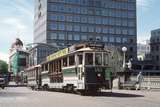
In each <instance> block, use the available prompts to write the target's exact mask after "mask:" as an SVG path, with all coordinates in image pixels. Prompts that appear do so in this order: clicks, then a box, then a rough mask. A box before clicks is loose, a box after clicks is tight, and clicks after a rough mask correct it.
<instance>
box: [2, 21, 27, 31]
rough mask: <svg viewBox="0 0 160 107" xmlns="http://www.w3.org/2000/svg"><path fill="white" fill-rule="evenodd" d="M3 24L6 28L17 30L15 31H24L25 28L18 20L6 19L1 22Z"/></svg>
mask: <svg viewBox="0 0 160 107" xmlns="http://www.w3.org/2000/svg"><path fill="white" fill-rule="evenodd" d="M2 23H3V24H7V25H8V26H10V27H12V28H14V29H17V30H25V29H27V26H26V25H25V24H23V23H22V22H21V21H20V20H18V19H16V18H7V19H4V20H3V21H2Z"/></svg>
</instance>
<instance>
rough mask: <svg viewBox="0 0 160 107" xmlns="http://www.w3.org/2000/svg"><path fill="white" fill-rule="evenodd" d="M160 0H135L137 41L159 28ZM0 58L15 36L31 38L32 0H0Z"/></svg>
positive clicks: (5, 54)
mask: <svg viewBox="0 0 160 107" xmlns="http://www.w3.org/2000/svg"><path fill="white" fill-rule="evenodd" d="M159 4H160V0H137V9H138V10H137V16H138V17H137V30H138V41H139V42H143V41H144V40H146V39H149V37H150V31H151V30H153V29H157V28H160V13H159V11H160V7H159ZM0 8H1V9H0V37H1V39H0V59H3V60H7V59H8V53H9V48H10V46H11V43H13V41H14V40H15V38H17V37H19V38H21V39H22V40H23V41H25V43H29V42H32V39H33V18H34V0H0Z"/></svg>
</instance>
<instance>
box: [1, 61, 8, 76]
mask: <svg viewBox="0 0 160 107" xmlns="http://www.w3.org/2000/svg"><path fill="white" fill-rule="evenodd" d="M6 73H8V64H7V63H6V62H5V61H2V60H0V74H6Z"/></svg>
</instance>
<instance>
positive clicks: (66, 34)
mask: <svg viewBox="0 0 160 107" xmlns="http://www.w3.org/2000/svg"><path fill="white" fill-rule="evenodd" d="M34 25H35V29H34V42H38V43H39V42H42V43H47V44H51V45H54V46H60V47H65V46H68V45H71V44H75V43H78V42H95V43H97V42H99V43H104V44H106V45H114V46H117V47H118V48H119V49H121V48H122V47H123V46H126V47H127V48H128V51H127V58H128V59H129V58H136V57H137V24H136V0H36V5H35V22H34Z"/></svg>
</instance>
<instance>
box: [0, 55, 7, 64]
mask: <svg viewBox="0 0 160 107" xmlns="http://www.w3.org/2000/svg"><path fill="white" fill-rule="evenodd" d="M0 60H3V61H6V62H7V63H8V61H9V55H8V54H6V53H2V52H0Z"/></svg>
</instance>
